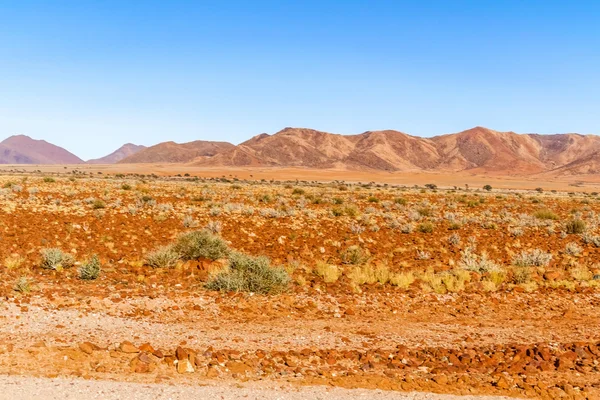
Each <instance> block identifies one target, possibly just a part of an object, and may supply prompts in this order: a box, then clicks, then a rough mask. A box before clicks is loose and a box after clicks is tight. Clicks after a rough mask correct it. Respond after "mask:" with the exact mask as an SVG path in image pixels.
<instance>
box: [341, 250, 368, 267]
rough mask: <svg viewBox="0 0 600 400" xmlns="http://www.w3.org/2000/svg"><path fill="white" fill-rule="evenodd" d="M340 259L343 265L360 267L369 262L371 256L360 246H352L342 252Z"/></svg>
mask: <svg viewBox="0 0 600 400" xmlns="http://www.w3.org/2000/svg"><path fill="white" fill-rule="evenodd" d="M340 258H341V260H342V263H343V264H351V265H360V264H364V263H365V262H367V260H368V259H369V255H368V254H367V253H366V252H365V251H364V250H363V249H361V248H360V247H359V246H350V247H348V248H347V249H346V250H344V251H342V253H341V254H340Z"/></svg>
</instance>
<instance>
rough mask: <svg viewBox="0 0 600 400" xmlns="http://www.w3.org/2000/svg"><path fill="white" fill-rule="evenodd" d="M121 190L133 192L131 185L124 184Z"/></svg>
mask: <svg viewBox="0 0 600 400" xmlns="http://www.w3.org/2000/svg"><path fill="white" fill-rule="evenodd" d="M121 189H123V190H131V185H130V184H129V183H124V184H122V185H121Z"/></svg>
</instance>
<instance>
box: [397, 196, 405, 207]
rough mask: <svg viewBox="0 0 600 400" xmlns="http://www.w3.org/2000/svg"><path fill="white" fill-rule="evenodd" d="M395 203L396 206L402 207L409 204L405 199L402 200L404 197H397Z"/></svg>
mask: <svg viewBox="0 0 600 400" xmlns="http://www.w3.org/2000/svg"><path fill="white" fill-rule="evenodd" d="M394 203H396V204H400V205H401V206H405V205H406V203H408V202H407V201H406V199H405V198H402V197H396V198H395V199H394Z"/></svg>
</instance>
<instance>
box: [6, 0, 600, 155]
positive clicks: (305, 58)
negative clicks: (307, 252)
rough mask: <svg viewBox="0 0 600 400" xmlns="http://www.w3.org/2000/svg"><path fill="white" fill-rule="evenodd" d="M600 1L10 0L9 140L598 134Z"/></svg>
mask: <svg viewBox="0 0 600 400" xmlns="http://www.w3.org/2000/svg"><path fill="white" fill-rule="evenodd" d="M599 19H600V2H598V1H584V0H581V1H576V2H566V1H535V0H530V1H491V0H490V1H486V0H480V1H460V0H453V1H400V0H395V1H376V0H371V1H352V0H345V1H312V0H304V1H259V0H257V1H249V0H248V1H226V0H221V1H177V0H171V1H85V0H79V1H58V0H56V1H27V0H14V1H10V0H7V1H2V2H0V139H3V138H5V137H8V136H10V135H13V134H26V135H29V136H32V137H34V138H37V139H45V140H48V141H50V142H53V143H55V144H58V145H61V146H63V147H65V148H67V149H68V150H70V151H72V152H74V153H75V154H77V155H79V156H80V157H82V158H84V159H87V158H93V157H100V156H103V155H105V154H107V153H109V152H111V151H113V150H114V149H116V148H117V147H119V146H120V145H122V144H123V143H126V142H133V143H137V144H145V145H152V144H155V143H158V142H161V141H166V140H174V141H177V142H184V141H191V140H197V139H205V140H226V141H230V142H232V143H236V144H237V143H239V142H241V141H243V140H246V139H248V138H250V137H251V136H254V135H256V134H259V133H262V132H267V133H274V132H276V131H278V130H280V129H282V128H284V127H286V126H296V127H310V128H315V129H319V130H325V131H329V132H334V133H344V134H350V133H360V132H363V131H365V130H376V129H396V130H400V131H403V132H406V133H410V134H414V135H419V136H433V135H436V134H442V133H450V132H456V131H460V130H464V129H468V128H470V127H473V126H476V125H482V126H487V127H490V128H493V129H497V130H513V131H516V132H540V133H557V132H579V133H594V134H600V25H599V24H598V20H599Z"/></svg>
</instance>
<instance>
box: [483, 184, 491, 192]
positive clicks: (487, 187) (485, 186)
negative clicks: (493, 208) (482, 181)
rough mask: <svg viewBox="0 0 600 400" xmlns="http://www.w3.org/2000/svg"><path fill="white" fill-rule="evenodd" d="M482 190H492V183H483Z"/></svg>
mask: <svg viewBox="0 0 600 400" xmlns="http://www.w3.org/2000/svg"><path fill="white" fill-rule="evenodd" d="M483 190H487V191H488V192H489V191H491V190H492V185H484V186H483Z"/></svg>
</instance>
